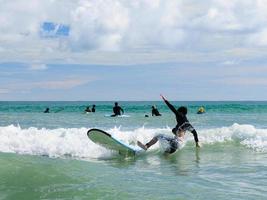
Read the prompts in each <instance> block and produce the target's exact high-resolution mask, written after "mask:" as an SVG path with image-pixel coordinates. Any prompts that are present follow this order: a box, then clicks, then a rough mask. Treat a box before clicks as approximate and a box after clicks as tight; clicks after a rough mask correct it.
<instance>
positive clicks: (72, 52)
mask: <svg viewBox="0 0 267 200" xmlns="http://www.w3.org/2000/svg"><path fill="white" fill-rule="evenodd" d="M266 19H267V1H266V0H257V1H252V0H232V1H230V0H216V1H215V0H205V1H197V0H189V1H188V0H169V1H165V0H133V1H123V0H102V1H97V0H79V1H68V0H66V1H42V0H41V1H35V0H29V2H28V3H27V4H25V1H23V0H13V1H8V0H2V1H1V7H0V23H1V27H0V100H93V101H95V100H160V98H159V94H164V95H166V96H167V97H168V98H169V99H171V100H266V99H267V89H266V88H267V66H266V57H267V51H266V50H267V28H266V27H267V20H266Z"/></svg>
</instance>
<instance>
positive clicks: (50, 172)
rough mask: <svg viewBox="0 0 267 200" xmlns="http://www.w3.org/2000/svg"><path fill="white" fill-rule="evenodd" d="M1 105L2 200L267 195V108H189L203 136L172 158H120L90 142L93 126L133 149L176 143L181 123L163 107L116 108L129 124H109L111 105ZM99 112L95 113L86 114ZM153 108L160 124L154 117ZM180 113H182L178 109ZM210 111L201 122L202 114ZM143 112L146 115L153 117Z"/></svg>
mask: <svg viewBox="0 0 267 200" xmlns="http://www.w3.org/2000/svg"><path fill="white" fill-rule="evenodd" d="M46 103H47V102H45V103H40V102H33V103H32V102H27V103H24V102H22V103H21V102H12V103H11V106H10V102H8V103H4V102H0V177H1V179H0V199H1V200H2V199H141V198H143V197H146V198H148V199H162V198H163V197H164V199H200V200H202V199H203V200H204V199H205V200H206V199H210V197H211V195H212V196H213V197H216V199H221V200H227V199H247V200H250V199H251V200H252V199H253V200H255V199H256V200H263V199H265V197H266V196H267V190H266V185H267V165H266V163H267V102H260V103H256V102H254V103H252V104H251V103H244V102H238V103H235V104H233V103H231V102H230V103H224V102H216V103H214V102H213V103H210V102H208V103H206V104H202V103H201V102H194V103H189V102H185V104H184V105H186V106H188V107H189V114H188V118H189V120H190V122H191V123H192V124H193V126H194V127H195V128H196V130H197V131H198V134H199V139H200V142H201V145H202V147H201V148H200V149H196V148H195V145H194V142H193V136H192V135H191V134H190V133H187V134H186V145H185V147H184V148H182V149H181V150H179V151H178V152H176V153H175V154H174V155H172V156H167V157H166V156H164V155H163V154H162V153H161V151H160V145H158V144H157V145H155V146H153V148H151V150H149V151H148V152H147V153H145V154H143V155H140V156H136V157H128V158H125V157H121V156H120V155H118V154H117V153H116V152H111V151H109V150H107V149H105V148H102V147H100V146H98V145H96V144H94V143H92V142H91V141H90V140H89V139H88V138H87V135H86V133H87V131H88V129H90V128H100V129H103V130H105V131H107V132H109V133H110V134H112V135H113V136H115V137H116V138H119V139H121V140H122V141H123V142H126V143H129V144H132V145H135V143H136V141H137V140H140V141H142V142H146V141H148V140H149V139H150V138H151V137H153V136H154V135H156V134H166V135H171V134H172V133H171V128H172V127H173V126H174V125H175V119H174V115H173V114H172V113H171V112H170V111H169V110H168V108H167V107H166V106H165V105H164V104H163V103H162V102H138V103H136V102H119V104H120V105H121V106H122V107H123V108H124V110H125V111H126V114H127V115H129V117H126V118H111V117H105V114H109V113H110V112H111V109H112V106H113V103H114V102H111V101H109V102H103V103H102V104H100V103H99V104H97V103H95V102H78V103H77V102H67V103H66V102H58V103H57V105H56V107H54V108H59V107H64V110H62V112H55V113H53V107H52V109H51V111H52V112H51V113H43V112H42V111H43V110H44V108H45V107H46V106H47V105H50V103H48V104H46ZM93 103H95V104H96V106H97V107H96V113H89V114H84V112H83V110H84V108H85V106H87V105H91V104H93ZM152 103H156V106H157V108H158V109H159V111H160V113H161V114H162V116H161V117H151V114H150V109H151V104H152ZM174 105H177V106H178V105H180V103H179V102H174ZM200 105H201V106H204V107H205V108H206V111H207V112H206V113H205V114H201V115H198V114H196V111H197V108H198V106H200ZM144 114H149V117H148V118H145V117H144Z"/></svg>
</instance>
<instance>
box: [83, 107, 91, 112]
mask: <svg viewBox="0 0 267 200" xmlns="http://www.w3.org/2000/svg"><path fill="white" fill-rule="evenodd" d="M84 112H86V113H88V112H92V111H91V109H90V107H89V106H87V107H86V109H85V110H84Z"/></svg>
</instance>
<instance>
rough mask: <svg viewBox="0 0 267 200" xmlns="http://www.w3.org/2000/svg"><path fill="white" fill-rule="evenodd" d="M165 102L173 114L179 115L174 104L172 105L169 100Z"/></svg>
mask: <svg viewBox="0 0 267 200" xmlns="http://www.w3.org/2000/svg"><path fill="white" fill-rule="evenodd" d="M164 102H165V103H166V104H167V106H168V107H169V108H170V110H171V111H172V112H174V114H175V115H177V110H176V109H175V107H174V106H173V105H172V104H170V102H169V101H167V100H164Z"/></svg>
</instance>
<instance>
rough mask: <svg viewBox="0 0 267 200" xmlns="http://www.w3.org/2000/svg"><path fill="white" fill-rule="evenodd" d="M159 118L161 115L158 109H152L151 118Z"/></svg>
mask: <svg viewBox="0 0 267 200" xmlns="http://www.w3.org/2000/svg"><path fill="white" fill-rule="evenodd" d="M154 115H155V116H161V114H160V113H159V111H158V109H156V108H152V116H154Z"/></svg>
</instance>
